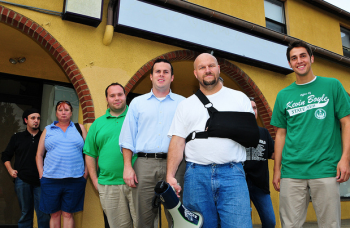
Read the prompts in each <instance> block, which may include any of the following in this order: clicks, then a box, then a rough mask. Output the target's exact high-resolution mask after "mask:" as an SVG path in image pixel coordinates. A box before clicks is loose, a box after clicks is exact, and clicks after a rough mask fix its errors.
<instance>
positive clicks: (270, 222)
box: [247, 178, 276, 228]
mask: <svg viewBox="0 0 350 228" xmlns="http://www.w3.org/2000/svg"><path fill="white" fill-rule="evenodd" d="M247 185H248V190H249V196H250V199H251V201H252V202H253V204H254V206H255V208H256V210H257V211H258V213H259V216H260V220H261V225H262V228H274V227H275V225H276V219H275V213H274V211H273V207H272V202H271V197H270V194H267V193H265V192H263V190H261V189H260V188H258V187H256V186H255V185H254V184H253V183H252V181H251V180H250V179H249V178H247Z"/></svg>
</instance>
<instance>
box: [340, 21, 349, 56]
mask: <svg viewBox="0 0 350 228" xmlns="http://www.w3.org/2000/svg"><path fill="white" fill-rule="evenodd" d="M340 35H341V41H342V43H343V55H344V56H346V57H349V58H350V30H348V29H345V28H342V27H340Z"/></svg>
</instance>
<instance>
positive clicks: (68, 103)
mask: <svg viewBox="0 0 350 228" xmlns="http://www.w3.org/2000/svg"><path fill="white" fill-rule="evenodd" d="M62 103H66V104H67V105H69V106H71V103H70V102H69V101H59V102H57V104H56V106H58V105H60V104H62Z"/></svg>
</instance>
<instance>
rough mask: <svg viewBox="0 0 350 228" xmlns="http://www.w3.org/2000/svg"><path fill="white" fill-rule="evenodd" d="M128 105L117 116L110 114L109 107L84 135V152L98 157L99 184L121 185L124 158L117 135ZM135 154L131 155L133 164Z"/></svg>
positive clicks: (122, 182)
mask: <svg viewBox="0 0 350 228" xmlns="http://www.w3.org/2000/svg"><path fill="white" fill-rule="evenodd" d="M128 108H129V107H128V106H126V109H125V111H124V112H123V113H122V114H121V115H120V116H118V117H115V116H111V114H110V113H109V112H110V109H107V111H106V114H105V115H103V116H101V117H100V118H98V119H96V120H95V121H94V123H93V124H92V125H91V127H90V129H89V132H88V134H87V136H86V140H85V145H84V154H86V155H89V156H91V157H93V158H97V157H98V165H99V169H100V174H99V177H98V183H99V184H101V185H121V184H125V182H124V180H123V170H124V160H123V154H122V153H121V152H120V147H119V135H120V131H121V129H122V126H123V122H124V119H125V116H126V113H127V112H128ZM136 158H137V156H133V158H132V164H134V162H135V160H136Z"/></svg>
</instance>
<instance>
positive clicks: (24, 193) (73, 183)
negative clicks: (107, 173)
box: [1, 101, 88, 228]
mask: <svg viewBox="0 0 350 228" xmlns="http://www.w3.org/2000/svg"><path fill="white" fill-rule="evenodd" d="M55 110H56V117H57V121H54V122H53V123H52V124H51V125H48V126H46V127H45V129H44V131H43V132H41V131H40V129H39V125H40V113H39V111H38V110H37V109H34V108H32V109H28V110H26V111H24V113H23V116H22V118H23V122H24V124H26V125H27V128H26V130H25V131H23V132H19V133H16V134H14V135H13V136H12V138H11V140H10V142H9V144H8V146H7V147H6V149H5V151H4V152H3V153H2V157H1V159H2V161H3V162H4V164H5V166H6V168H7V170H8V172H9V174H10V175H11V176H12V177H13V178H14V182H15V190H16V194H17V198H18V201H19V205H20V208H21V217H20V219H19V221H18V227H19V228H29V227H33V217H34V208H35V212H36V215H37V221H38V227H40V228H48V227H51V228H52V227H61V216H62V218H63V226H64V227H74V218H73V213H75V212H78V211H82V210H83V206H84V195H85V186H86V179H87V175H88V172H87V169H86V168H85V165H84V158H83V153H82V150H83V146H84V140H85V137H86V134H87V132H86V130H85V128H84V126H83V125H80V124H74V123H73V122H72V121H71V120H70V119H71V116H72V112H73V107H72V105H71V104H70V102H69V101H59V102H57V105H56V108H55ZM13 156H15V164H14V167H13V168H12V166H11V159H12V157H13ZM44 158H45V159H44Z"/></svg>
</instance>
